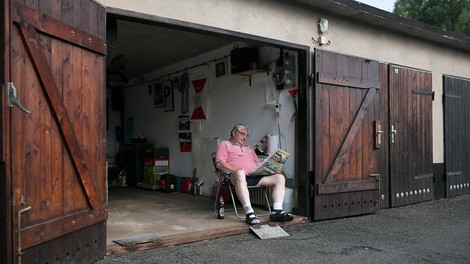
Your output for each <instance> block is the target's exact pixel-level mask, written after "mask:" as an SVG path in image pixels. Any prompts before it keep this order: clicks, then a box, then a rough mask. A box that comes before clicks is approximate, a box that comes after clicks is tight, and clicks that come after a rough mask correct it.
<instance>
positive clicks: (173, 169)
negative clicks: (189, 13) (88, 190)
mask: <svg viewBox="0 0 470 264" xmlns="http://www.w3.org/2000/svg"><path fill="white" fill-rule="evenodd" d="M107 21H108V22H107V24H108V28H107V32H108V40H107V42H108V48H109V51H108V54H109V56H108V59H107V69H106V77H107V78H106V79H107V85H106V86H107V87H106V88H107V89H106V94H107V100H106V102H107V114H106V115H107V124H106V131H107V151H106V153H107V162H108V205H109V206H108V207H109V209H108V212H109V214H108V224H107V226H108V232H107V234H108V236H107V237H108V239H107V240H108V241H107V242H108V247H109V245H112V244H114V243H115V240H120V239H123V241H124V242H123V243H126V238H131V237H134V238H135V240H132V239H131V242H130V243H131V244H132V243H139V241H141V240H142V239H143V240H145V239H161V236H166V237H170V238H171V237H175V236H178V237H181V236H184V235H187V234H189V233H192V234H193V235H195V236H198V237H202V236H203V234H205V235H209V236H210V237H209V238H211V237H216V236H217V235H216V234H215V233H217V232H219V233H220V230H238V231H236V232H240V231H239V230H241V229H243V230H244V229H247V226H246V224H245V223H244V221H242V220H239V219H237V218H236V217H235V215H233V218H232V217H231V215H230V213H228V214H227V215H226V219H224V220H222V221H221V220H218V219H217V215H216V214H215V212H214V208H213V205H214V199H215V198H213V197H212V195H211V194H212V193H213V189H214V184H215V183H214V181H215V174H214V171H213V166H212V164H211V163H212V161H211V153H212V152H213V151H214V150H215V146H216V145H217V140H218V139H220V140H224V139H226V138H228V135H229V132H230V129H231V127H232V126H233V125H234V124H237V123H245V124H246V125H248V126H249V127H250V136H251V138H250V140H249V144H251V145H255V144H256V143H257V142H258V141H259V140H261V139H262V138H263V137H264V136H265V135H266V134H268V133H269V134H272V135H275V136H277V138H278V139H279V140H278V141H277V144H278V146H279V147H281V148H282V149H285V150H287V151H288V152H289V153H290V157H289V162H288V165H287V166H286V169H285V172H286V177H288V187H290V188H292V189H294V190H295V197H294V196H293V197H292V204H293V208H292V211H293V212H294V213H296V214H298V215H302V216H306V215H307V212H308V211H309V210H308V209H307V208H306V205H307V204H308V203H307V198H308V197H307V195H305V194H306V193H308V190H307V187H306V186H307V184H302V182H304V181H306V180H307V177H306V175H307V173H306V166H307V165H306V163H305V162H304V163H300V162H299V159H298V158H297V157H300V156H306V155H304V153H303V152H304V151H306V150H307V149H308V148H305V150H300V149H298V148H296V145H299V144H301V145H307V143H308V142H307V138H306V137H305V136H299V134H301V133H300V132H299V131H300V130H301V129H304V130H303V131H304V132H305V128H307V127H308V126H307V123H308V120H306V118H305V116H306V114H305V113H303V112H302V109H304V110H305V109H306V107H305V104H306V100H307V99H306V96H305V97H302V98H301V97H299V96H298V94H303V95H305V94H306V91H307V89H306V80H307V72H308V63H307V62H308V54H309V48H308V47H306V46H302V45H296V44H292V43H286V42H283V41H278V40H272V39H266V38H262V37H258V36H251V35H247V34H243V33H238V32H229V31H226V30H221V29H217V28H212V27H207V26H200V25H194V24H191V23H186V22H181V21H169V20H168V19H165V20H162V19H161V18H159V17H152V18H150V19H149V17H148V16H146V19H145V20H144V19H141V18H138V17H136V14H135V13H127V12H126V11H122V10H114V9H111V10H108V14H107ZM253 53H254V54H253ZM234 59H236V60H234ZM182 80H185V81H184V82H182ZM201 82H203V84H202V85H201V88H202V89H201V90H202V91H199V92H201V94H197V93H198V92H196V90H195V85H196V86H197V85H198V84H201ZM160 95H163V100H160V99H161V98H160ZM198 109H199V110H198ZM201 109H202V110H201ZM201 112H202V114H201ZM186 123H188V124H189V127H186V126H185V125H184V126H183V124H186ZM124 175H125V177H124ZM166 177H168V178H167V179H168V181H166V183H170V184H162V179H163V178H166ZM124 178H125V181H123V179H124ZM170 179H171V180H170ZM188 181H190V182H191V184H189V186H193V187H192V188H191V187H189V189H187V188H188V184H185V183H188ZM299 182H300V183H301V184H299ZM171 186H173V187H171ZM194 186H196V187H194ZM302 186H305V187H302ZM303 188H305V190H304V189H303ZM195 193H196V195H195ZM254 204H256V201H255V202H254ZM260 205H261V207H262V206H263V205H262V204H260ZM146 206H150V207H146ZM259 210H262V208H261V209H259ZM227 216H228V217H227ZM266 220H267V219H266ZM227 228H229V229H227ZM149 234H150V235H153V237H149V236H147V235H149ZM225 234H226V233H225ZM186 239H187V240H188V241H191V238H189V237H188V238H186ZM206 239H207V238H206ZM120 241H122V240H120ZM161 243H166V242H161ZM168 243H170V242H168Z"/></svg>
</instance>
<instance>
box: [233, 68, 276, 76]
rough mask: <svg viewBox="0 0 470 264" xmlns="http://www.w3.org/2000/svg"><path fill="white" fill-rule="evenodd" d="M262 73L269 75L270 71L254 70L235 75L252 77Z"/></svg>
mask: <svg viewBox="0 0 470 264" xmlns="http://www.w3.org/2000/svg"><path fill="white" fill-rule="evenodd" d="M260 73H266V74H267V75H268V74H269V71H268V70H262V69H254V70H247V71H243V72H237V73H233V74H236V75H243V76H252V75H257V74H260Z"/></svg>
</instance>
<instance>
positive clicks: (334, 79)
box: [317, 72, 380, 89]
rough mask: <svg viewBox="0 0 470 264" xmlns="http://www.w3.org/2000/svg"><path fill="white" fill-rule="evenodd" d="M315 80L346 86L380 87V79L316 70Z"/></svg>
mask: <svg viewBox="0 0 470 264" xmlns="http://www.w3.org/2000/svg"><path fill="white" fill-rule="evenodd" d="M317 81H318V82H319V83H323V84H332V85H338V86H348V87H354V88H360V89H370V88H375V89H380V80H364V79H359V78H354V77H349V76H343V75H333V74H328V73H324V72H317Z"/></svg>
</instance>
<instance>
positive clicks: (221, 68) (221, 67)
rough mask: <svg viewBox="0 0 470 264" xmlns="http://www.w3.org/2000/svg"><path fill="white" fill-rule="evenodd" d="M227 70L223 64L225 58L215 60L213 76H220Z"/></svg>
mask: <svg viewBox="0 0 470 264" xmlns="http://www.w3.org/2000/svg"><path fill="white" fill-rule="evenodd" d="M226 72H227V70H226V65H225V60H223V61H220V62H217V63H216V64H215V77H220V76H223V75H225V74H226Z"/></svg>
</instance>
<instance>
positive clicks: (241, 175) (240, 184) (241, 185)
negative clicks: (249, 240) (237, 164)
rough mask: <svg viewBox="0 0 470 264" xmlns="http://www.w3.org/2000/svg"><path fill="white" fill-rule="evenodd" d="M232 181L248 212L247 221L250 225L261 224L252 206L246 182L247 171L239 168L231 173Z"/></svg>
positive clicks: (239, 198) (246, 212)
mask: <svg viewBox="0 0 470 264" xmlns="http://www.w3.org/2000/svg"><path fill="white" fill-rule="evenodd" d="M230 181H231V182H232V184H233V186H235V192H236V193H237V197H238V200H240V203H241V204H242V205H243V209H244V210H245V214H246V222H247V223H248V224H250V225H255V224H259V220H258V218H257V217H256V215H255V213H254V212H255V211H254V210H253V207H252V206H251V201H250V193H249V192H248V187H247V183H246V174H245V171H243V170H239V171H237V172H235V173H232V175H230Z"/></svg>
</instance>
